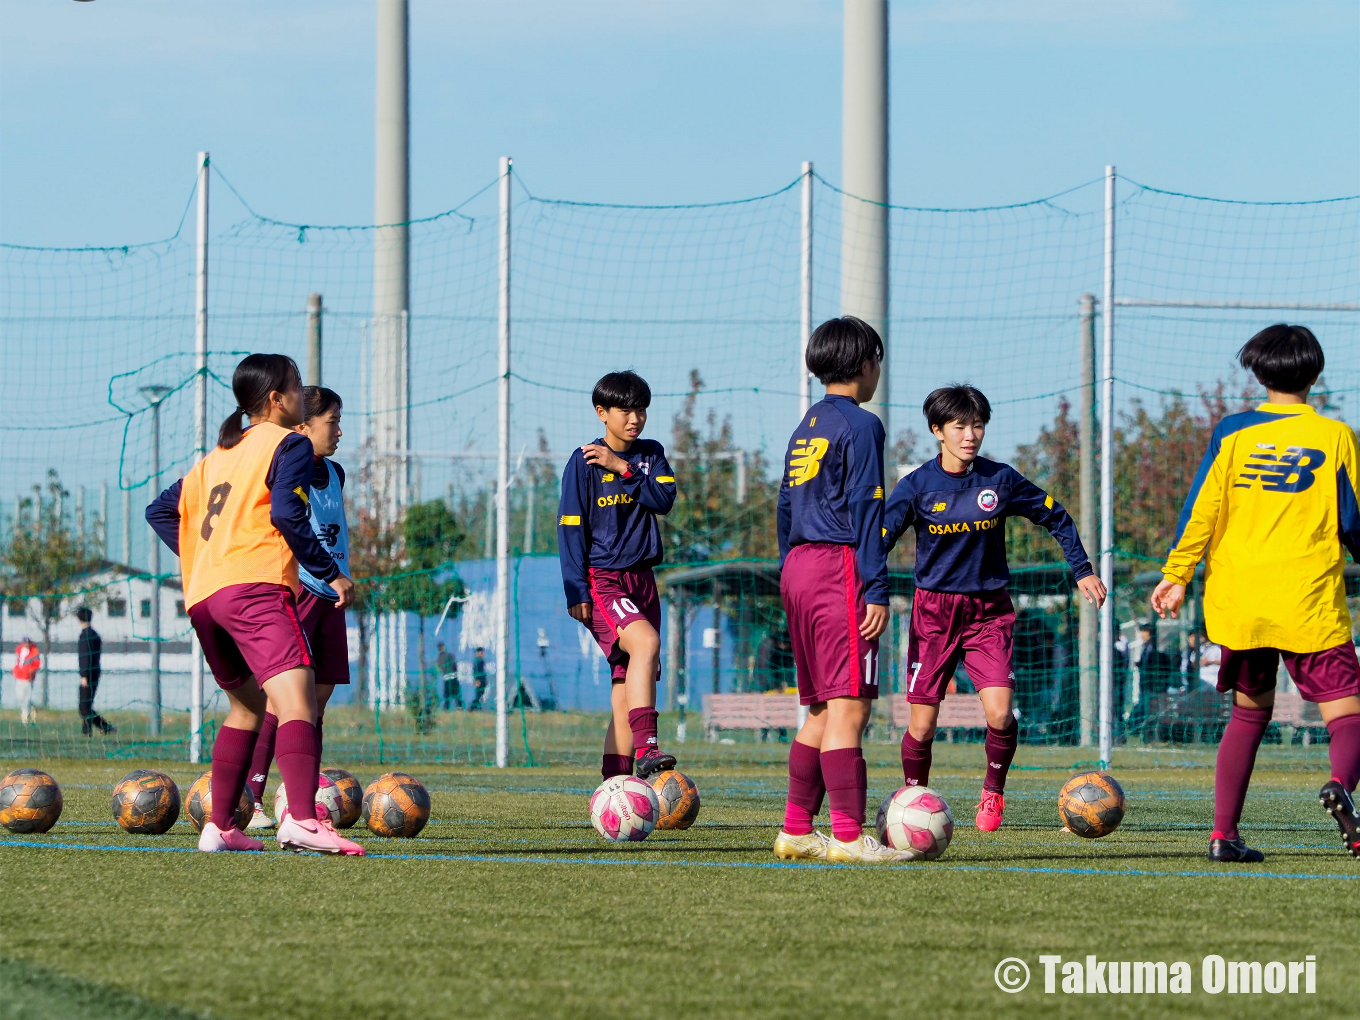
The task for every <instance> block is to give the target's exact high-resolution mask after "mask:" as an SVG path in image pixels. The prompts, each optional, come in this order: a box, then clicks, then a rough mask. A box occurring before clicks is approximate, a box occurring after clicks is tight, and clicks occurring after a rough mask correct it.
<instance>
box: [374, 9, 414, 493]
mask: <svg viewBox="0 0 1360 1020" xmlns="http://www.w3.org/2000/svg"><path fill="white" fill-rule="evenodd" d="M407 28H408V17H407V6H406V0H378V32H377V44H378V53H377V68H378V76H377V90H376V114H377V120H376V137H375V141H376V151H377V162H376V165H375V168H374V170H375V172H374V180H373V187H374V194H373V218H374V222H375V223H376V224H378V227H377V229H376V230H375V231H374V235H373V405H374V406H373V414H374V439H375V441H376V446H377V451H378V456H379V457H380V458H381V459H382V460H381V463H380V466H379V470H378V480H379V494H380V496H381V497H383V501H384V503H385V504H386V509H387V510H388V511H389V512H391V513H392V514H393V515H394V516H395V514H396V513H398V512H399V511H400V508H401V506H402V504H403V503H404V501H405V474H406V470H405V467H406V458H405V453H406V449H405V441H406V435H405V431H406V430H405V429H404V428H403V423H404V422H403V419H404V416H405V414H406V404H407V400H406V395H405V392H404V389H405V386H404V384H405V381H406V377H407V371H406V359H407V354H408V350H407V346H406V335H405V334H406V330H405V325H406V324H405V321H404V315H405V313H406V311H407V309H408V308H409V304H410V261H409V256H410V248H409V243H410V230H409V227H408V222H409V220H410V218H411V204H410V151H411V146H410V130H409V124H410V122H409V108H410V107H409V72H408V65H407V54H408V49H407Z"/></svg>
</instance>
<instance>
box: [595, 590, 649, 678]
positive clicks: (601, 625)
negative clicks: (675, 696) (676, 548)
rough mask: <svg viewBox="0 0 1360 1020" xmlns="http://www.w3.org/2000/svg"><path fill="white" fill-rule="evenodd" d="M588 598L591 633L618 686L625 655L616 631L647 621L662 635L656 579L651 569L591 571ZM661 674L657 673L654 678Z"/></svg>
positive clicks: (625, 672) (624, 672)
mask: <svg viewBox="0 0 1360 1020" xmlns="http://www.w3.org/2000/svg"><path fill="white" fill-rule="evenodd" d="M590 597H591V601H592V602H594V603H595V605H594V607H593V609H592V611H591V614H590V632H591V633H592V634H593V635H595V643H596V644H598V645H599V646H600V651H602V652H604V657H605V658H606V659H608V660H609V667H610V670H609V677H610V680H611V682H613V683H616V684H621V683H623V682H624V680H626V679H627V678H628V653H627V652H625V651H624V650H623V649H622V648H620V647H619V631H621V630H623V628H625V627H627V626H628V625H629V624H630V623H635V622H636V621H638V620H646V621H647V622H648V623H650V624H651V625H652V629H653V630H655V631H656V632H657V633H658V634H659V633H661V599H660V598H659V597H658V596H657V593H656V576H655V575H654V574H653V573H652V568H651V567H643V568H642V569H640V570H604V569H602V568H598V567H591V568H590ZM660 675H661V671H660V670H659V669H658V670H657V676H658V677H659V676H660Z"/></svg>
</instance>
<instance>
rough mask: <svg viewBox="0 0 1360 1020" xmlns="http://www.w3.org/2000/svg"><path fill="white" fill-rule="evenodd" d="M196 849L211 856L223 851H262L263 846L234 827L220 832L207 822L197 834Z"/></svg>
mask: <svg viewBox="0 0 1360 1020" xmlns="http://www.w3.org/2000/svg"><path fill="white" fill-rule="evenodd" d="M198 848H199V849H200V850H202V851H203V852H204V853H210V854H211V853H218V852H220V851H223V850H263V849H264V844H263V843H261V842H260V841H259V840H258V839H252V838H251V837H249V836H247V835H246V834H245V833H244V832H242V831H241V830H240V829H238V828H236V827H235V826H234V825H233V826H232V827H231V828H230V829H226V830H222V829H219V828H218V827H217V826H216V825H214V824H213V823H212V822H209V823H208V824H207V825H205V826H203V831H202V832H201V833H199V836H198Z"/></svg>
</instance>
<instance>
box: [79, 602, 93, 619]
mask: <svg viewBox="0 0 1360 1020" xmlns="http://www.w3.org/2000/svg"><path fill="white" fill-rule="evenodd" d="M76 619H77V620H79V621H80V622H81V623H89V622H90V621H91V620H93V619H94V613H92V612H90V607H89V606H81V607H80V608H79V609H77V610H76Z"/></svg>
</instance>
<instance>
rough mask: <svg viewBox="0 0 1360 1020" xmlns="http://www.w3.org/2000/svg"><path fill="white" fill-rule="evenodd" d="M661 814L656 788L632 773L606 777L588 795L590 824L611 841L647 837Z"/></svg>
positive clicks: (634, 839) (630, 840) (620, 841)
mask: <svg viewBox="0 0 1360 1020" xmlns="http://www.w3.org/2000/svg"><path fill="white" fill-rule="evenodd" d="M660 817H661V802H660V801H659V800H657V799H656V791H655V790H653V789H652V788H651V786H650V785H649V784H647V783H644V782H643V781H642V780H641V779H637V778H635V777H634V776H614V777H613V778H612V779H606V780H605V781H604V782H603V783H601V784H600V785H599V787H598V788H597V789H596V790H595V792H594V793H592V794H591V795H590V824H591V825H593V826H595V831H596V832H598V833H599V834H600V835H601V836H603V837H604V838H605V839H607V840H609V841H610V842H611V843H625V842H635V841H637V840H639V839H646V838H647V837H648V836H650V835H651V834H652V830H653V829H655V828H656V820H657V819H658V818H660Z"/></svg>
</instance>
